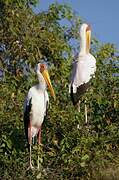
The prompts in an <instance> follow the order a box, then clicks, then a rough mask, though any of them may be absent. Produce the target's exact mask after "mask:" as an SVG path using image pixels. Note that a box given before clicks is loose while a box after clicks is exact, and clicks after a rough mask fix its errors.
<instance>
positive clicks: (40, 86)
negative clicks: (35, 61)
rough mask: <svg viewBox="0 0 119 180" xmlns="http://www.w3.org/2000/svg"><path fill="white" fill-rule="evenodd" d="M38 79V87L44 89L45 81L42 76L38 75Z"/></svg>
mask: <svg viewBox="0 0 119 180" xmlns="http://www.w3.org/2000/svg"><path fill="white" fill-rule="evenodd" d="M38 81H39V84H38V89H41V90H45V89H46V82H45V80H44V78H43V77H42V76H39V75H38Z"/></svg>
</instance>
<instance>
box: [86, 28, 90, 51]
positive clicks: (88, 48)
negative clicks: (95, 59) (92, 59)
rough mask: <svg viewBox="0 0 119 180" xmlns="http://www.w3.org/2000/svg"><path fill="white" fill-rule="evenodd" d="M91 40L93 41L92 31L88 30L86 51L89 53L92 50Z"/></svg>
mask: <svg viewBox="0 0 119 180" xmlns="http://www.w3.org/2000/svg"><path fill="white" fill-rule="evenodd" d="M90 41H91V31H90V30H88V31H86V52H87V53H89V50H90Z"/></svg>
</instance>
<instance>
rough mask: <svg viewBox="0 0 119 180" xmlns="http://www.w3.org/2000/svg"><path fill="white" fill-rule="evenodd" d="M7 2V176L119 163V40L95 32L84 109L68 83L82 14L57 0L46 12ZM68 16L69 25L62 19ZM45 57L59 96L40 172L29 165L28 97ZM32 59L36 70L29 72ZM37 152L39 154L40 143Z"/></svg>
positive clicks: (86, 171) (2, 35)
mask: <svg viewBox="0 0 119 180" xmlns="http://www.w3.org/2000/svg"><path fill="white" fill-rule="evenodd" d="M6 2H8V3H5V4H4V5H5V7H6V8H7V11H6V8H4V9H2V13H4V14H5V16H3V17H2V19H1V21H0V27H1V30H0V42H1V44H4V45H5V48H6V50H5V51H3V52H0V58H1V62H0V65H1V69H4V74H5V75H4V78H3V79H2V80H1V89H0V95H1V103H0V125H1V128H0V133H1V139H0V145H1V149H0V152H1V153H0V161H1V162H0V164H1V170H0V171H1V179H38V178H40V179H79V178H80V179H92V178H93V177H95V176H96V173H97V172H98V171H99V170H101V171H102V169H103V168H104V169H106V166H107V165H110V164H112V163H113V166H114V165H115V164H116V165H117V164H118V163H119V161H118V158H117V156H118V153H117V152H118V150H119V129H118V127H119V121H118V118H119V100H118V99H119V95H118V91H119V89H118V88H119V77H118V76H115V73H119V68H118V67H117V66H119V55H118V52H117V50H116V49H115V47H114V45H113V44H104V45H100V44H99V42H98V41H97V40H95V39H93V44H92V53H93V54H94V55H95V57H96V59H97V71H96V76H95V79H93V80H92V81H91V88H90V90H89V91H88V92H87V93H86V94H85V96H84V97H82V104H81V113H78V112H77V111H76V110H75V108H74V107H73V105H72V103H71V100H70V96H69V94H68V84H69V77H70V70H71V60H72V49H75V47H72V46H71V44H70V40H71V39H74V40H78V39H79V37H78V30H79V25H80V22H81V20H80V18H79V17H77V16H75V14H74V13H73V12H72V10H71V8H70V7H68V6H66V5H59V4H57V3H56V4H52V5H51V6H50V7H49V10H48V11H47V12H41V13H39V14H38V15H35V14H33V12H32V11H31V10H30V9H29V8H26V6H24V5H23V4H22V8H21V7H19V6H16V7H15V6H11V4H10V2H12V1H6ZM15 2H17V1H15ZM62 20H67V21H68V22H69V24H70V25H65V26H63V25H62V24H61V21H62ZM42 59H45V60H46V61H47V62H48V63H49V64H50V68H49V70H50V77H51V80H52V82H53V86H54V89H55V92H56V97H57V100H56V102H54V101H53V99H52V98H50V106H49V110H48V116H47V119H46V120H45V122H44V124H43V127H42V143H43V147H42V151H41V152H42V156H41V157H40V161H41V162H42V163H41V164H42V166H41V169H40V172H39V171H37V170H35V171H27V167H28V162H29V159H28V158H29V153H28V150H27V148H26V147H25V145H26V142H25V136H24V127H23V103H24V99H25V96H26V93H27V91H28V89H29V87H31V86H32V85H34V84H35V83H36V77H35V74H34V71H33V68H34V67H35V65H36V63H37V62H38V61H41V60H42ZM8 60H9V61H8ZM9 62H10V63H9ZM8 64H9V65H8ZM26 65H28V67H29V69H28V73H29V76H27V74H24V66H26ZM85 98H86V99H87V106H88V121H89V122H88V124H87V125H85V121H84V103H83V102H84V101H83V100H84V99H85ZM33 152H34V155H33V159H34V161H36V158H37V153H36V152H37V147H36V146H34V148H33ZM102 174H103V173H102ZM99 175H100V174H99Z"/></svg>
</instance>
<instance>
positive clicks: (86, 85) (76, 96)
mask: <svg viewBox="0 0 119 180" xmlns="http://www.w3.org/2000/svg"><path fill="white" fill-rule="evenodd" d="M88 88H89V82H87V83H84V84H82V85H80V86H79V87H77V92H76V93H74V92H73V87H72V86H71V100H72V102H73V105H74V106H75V105H76V104H77V103H78V102H79V100H80V98H81V96H82V95H83V94H84V93H85V92H86V90H87V89H88Z"/></svg>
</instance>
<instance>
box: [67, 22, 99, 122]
mask: <svg viewBox="0 0 119 180" xmlns="http://www.w3.org/2000/svg"><path fill="white" fill-rule="evenodd" d="M90 41H91V27H90V25H88V24H82V25H81V28H80V52H79V54H78V55H77V57H75V60H74V61H73V66H72V67H73V68H72V73H71V82H70V85H69V92H70V95H71V100H72V102H73V105H74V106H76V107H77V108H78V111H79V112H80V100H81V97H82V95H83V94H84V93H85V92H86V90H87V89H88V88H89V82H90V79H91V78H92V77H94V74H95V71H96V59H95V57H94V56H93V55H92V54H91V53H90ZM85 121H86V123H87V106H86V102H85Z"/></svg>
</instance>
